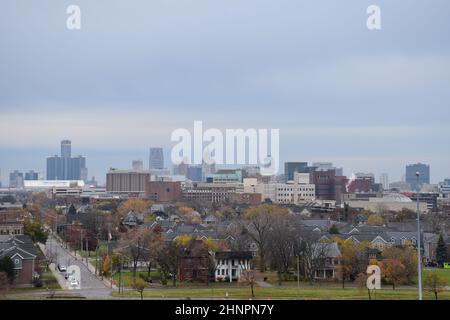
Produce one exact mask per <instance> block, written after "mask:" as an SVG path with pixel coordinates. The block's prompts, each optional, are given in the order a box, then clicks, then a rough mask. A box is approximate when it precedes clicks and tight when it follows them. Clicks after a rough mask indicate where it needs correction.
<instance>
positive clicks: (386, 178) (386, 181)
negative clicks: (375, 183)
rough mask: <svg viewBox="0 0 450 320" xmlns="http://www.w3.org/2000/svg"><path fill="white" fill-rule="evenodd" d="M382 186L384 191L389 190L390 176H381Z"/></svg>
mask: <svg viewBox="0 0 450 320" xmlns="http://www.w3.org/2000/svg"><path fill="white" fill-rule="evenodd" d="M380 184H381V185H382V186H383V189H384V190H387V189H389V176H388V174H387V173H382V174H380Z"/></svg>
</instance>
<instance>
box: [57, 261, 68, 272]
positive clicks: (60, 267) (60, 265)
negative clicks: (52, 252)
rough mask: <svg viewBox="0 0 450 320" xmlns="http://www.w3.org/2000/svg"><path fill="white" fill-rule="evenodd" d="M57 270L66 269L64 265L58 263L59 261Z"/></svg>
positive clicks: (63, 270) (64, 270) (62, 270)
mask: <svg viewBox="0 0 450 320" xmlns="http://www.w3.org/2000/svg"><path fill="white" fill-rule="evenodd" d="M58 270H59V271H60V272H66V271H67V268H66V266H65V265H63V264H59V263H58Z"/></svg>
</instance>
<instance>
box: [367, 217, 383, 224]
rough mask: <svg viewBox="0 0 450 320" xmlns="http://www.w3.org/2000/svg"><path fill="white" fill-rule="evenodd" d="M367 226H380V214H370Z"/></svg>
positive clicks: (381, 221) (381, 219)
mask: <svg viewBox="0 0 450 320" xmlns="http://www.w3.org/2000/svg"><path fill="white" fill-rule="evenodd" d="M367 224H368V225H371V226H382V225H383V224H384V218H383V216H382V215H381V214H371V215H370V216H369V218H368V219H367Z"/></svg>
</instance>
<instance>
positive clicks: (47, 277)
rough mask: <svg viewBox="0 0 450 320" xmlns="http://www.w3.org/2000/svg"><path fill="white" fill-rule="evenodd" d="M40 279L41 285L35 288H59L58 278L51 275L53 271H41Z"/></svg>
mask: <svg viewBox="0 0 450 320" xmlns="http://www.w3.org/2000/svg"><path fill="white" fill-rule="evenodd" d="M41 279H42V287H41V288H35V289H38V290H42V289H45V288H47V287H48V288H49V289H61V286H60V285H59V283H58V280H56V278H55V276H54V275H53V273H52V272H51V271H50V270H49V271H45V272H43V273H42V275H41Z"/></svg>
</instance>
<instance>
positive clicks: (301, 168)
mask: <svg viewBox="0 0 450 320" xmlns="http://www.w3.org/2000/svg"><path fill="white" fill-rule="evenodd" d="M311 170H312V167H308V163H307V162H285V163H284V178H285V180H286V181H292V180H294V172H298V173H310V172H311Z"/></svg>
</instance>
